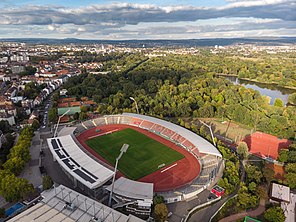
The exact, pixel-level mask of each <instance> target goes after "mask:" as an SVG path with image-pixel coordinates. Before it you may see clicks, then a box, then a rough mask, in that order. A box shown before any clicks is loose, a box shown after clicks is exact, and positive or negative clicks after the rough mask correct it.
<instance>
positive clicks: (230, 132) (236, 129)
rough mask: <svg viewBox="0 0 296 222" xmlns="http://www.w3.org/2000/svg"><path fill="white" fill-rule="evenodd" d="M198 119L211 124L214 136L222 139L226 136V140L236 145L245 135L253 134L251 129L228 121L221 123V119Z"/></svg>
mask: <svg viewBox="0 0 296 222" xmlns="http://www.w3.org/2000/svg"><path fill="white" fill-rule="evenodd" d="M199 119H200V120H201V121H203V122H205V123H207V124H211V125H212V129H213V132H214V134H218V135H220V136H222V137H224V136H226V138H228V139H231V140H232V141H233V142H234V143H238V142H239V141H241V140H242V139H244V138H245V137H246V136H247V135H249V134H251V133H253V132H252V128H250V127H248V126H243V125H239V124H237V123H235V122H229V120H224V121H222V120H221V119H218V118H199ZM227 128H228V129H227ZM206 130H207V128H206ZM226 130H227V133H226ZM225 133H226V135H225Z"/></svg>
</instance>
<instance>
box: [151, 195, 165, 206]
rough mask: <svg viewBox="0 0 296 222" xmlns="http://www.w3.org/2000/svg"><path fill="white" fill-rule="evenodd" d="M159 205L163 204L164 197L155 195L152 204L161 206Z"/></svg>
mask: <svg viewBox="0 0 296 222" xmlns="http://www.w3.org/2000/svg"><path fill="white" fill-rule="evenodd" d="M161 203H164V197H163V196H160V195H155V196H154V197H153V204H154V205H157V204H161Z"/></svg>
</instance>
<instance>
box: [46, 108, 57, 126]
mask: <svg viewBox="0 0 296 222" xmlns="http://www.w3.org/2000/svg"><path fill="white" fill-rule="evenodd" d="M57 119H58V110H57V108H51V109H50V110H49V111H48V120H49V121H50V122H53V123H54V122H56V121H57Z"/></svg>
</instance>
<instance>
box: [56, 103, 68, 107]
mask: <svg viewBox="0 0 296 222" xmlns="http://www.w3.org/2000/svg"><path fill="white" fill-rule="evenodd" d="M63 107H69V103H59V104H58V108H63Z"/></svg>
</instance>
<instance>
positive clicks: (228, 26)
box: [0, 0, 296, 39]
mask: <svg viewBox="0 0 296 222" xmlns="http://www.w3.org/2000/svg"><path fill="white" fill-rule="evenodd" d="M0 9H1V13H0V38H12V37H13V38H15V37H17V38H28V37H30V38H81V39H188V38H217V37H218V38H220V37H223V38H229V37H262V36H293V37H296V0H125V1H121V0H117V1H112V0H1V1H0Z"/></svg>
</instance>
